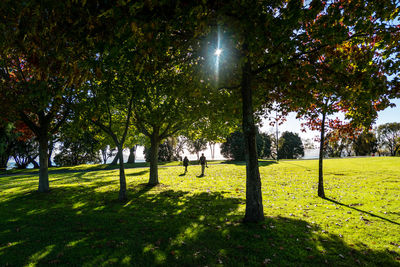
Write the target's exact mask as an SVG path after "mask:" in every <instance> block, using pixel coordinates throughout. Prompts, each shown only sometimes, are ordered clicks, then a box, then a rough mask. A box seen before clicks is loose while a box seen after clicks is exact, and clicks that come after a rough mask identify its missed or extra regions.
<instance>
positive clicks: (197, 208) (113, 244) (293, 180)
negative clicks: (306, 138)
mask: <svg viewBox="0 0 400 267" xmlns="http://www.w3.org/2000/svg"><path fill="white" fill-rule="evenodd" d="M260 164H261V167H260V172H261V177H262V192H263V203H264V213H265V215H266V219H265V221H264V222H262V223H260V224H253V225H251V224H250V225H245V224H242V223H241V219H242V218H243V215H244V209H245V205H244V204H245V165H244V164H243V163H236V164H235V163H232V164H215V165H211V164H210V165H209V168H208V169H206V176H205V177H198V175H199V174H200V166H198V165H196V166H189V172H188V173H187V174H186V175H183V167H176V166H175V167H174V166H172V167H165V168H160V169H159V177H160V182H161V183H162V184H161V185H159V186H157V187H153V188H149V187H146V186H145V185H144V184H145V183H146V182H147V180H148V168H132V169H127V170H126V173H127V182H128V197H129V201H128V202H126V203H123V204H121V203H119V202H118V201H116V199H117V197H118V170H115V169H104V168H103V170H95V168H89V167H85V166H82V167H75V168H71V169H68V168H64V169H63V171H62V172H56V171H55V172H54V173H52V174H51V175H50V187H51V192H50V193H47V194H39V193H37V192H36V189H37V183H38V181H37V177H36V176H35V175H33V174H29V173H28V174H26V173H25V174H21V175H16V176H2V177H0V266H7V265H10V266H24V265H26V266H35V265H65V266H66V265H69V266H70V265H79V266H108V265H113V264H114V265H134V266H154V265H168V266H263V265H277V266H310V265H314V266H325V265H327V266H356V265H362V266H400V158H354V159H330V160H326V161H325V190H326V191H325V193H326V195H327V197H328V199H321V198H318V197H316V191H317V183H316V182H317V161H314V160H304V161H299V160H296V161H281V162H279V163H276V162H273V161H264V162H261V163H260ZM14 175H15V173H14Z"/></svg>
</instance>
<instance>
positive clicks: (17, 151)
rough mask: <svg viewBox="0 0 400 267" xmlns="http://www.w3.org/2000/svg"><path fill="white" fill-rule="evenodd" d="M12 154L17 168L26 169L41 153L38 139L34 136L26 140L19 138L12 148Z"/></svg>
mask: <svg viewBox="0 0 400 267" xmlns="http://www.w3.org/2000/svg"><path fill="white" fill-rule="evenodd" d="M12 155H13V158H14V160H15V163H16V165H17V168H18V169H25V168H26V167H27V166H28V165H29V164H30V163H33V161H34V160H35V158H36V157H37V156H38V155H39V153H38V143H37V141H36V140H34V138H31V139H25V140H24V139H20V138H17V139H16V140H15V143H14V145H13V148H12ZM34 165H35V164H34ZM34 167H36V166H34Z"/></svg>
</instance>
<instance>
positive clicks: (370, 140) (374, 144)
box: [353, 132, 378, 156]
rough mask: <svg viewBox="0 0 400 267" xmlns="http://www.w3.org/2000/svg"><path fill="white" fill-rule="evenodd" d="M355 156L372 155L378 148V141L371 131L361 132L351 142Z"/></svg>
mask: <svg viewBox="0 0 400 267" xmlns="http://www.w3.org/2000/svg"><path fill="white" fill-rule="evenodd" d="M353 150H354V153H355V154H356V156H367V155H372V154H374V153H376V152H377V150H378V141H377V139H376V137H375V134H374V133H373V132H362V133H361V134H360V135H358V136H357V138H356V139H355V140H354V142H353Z"/></svg>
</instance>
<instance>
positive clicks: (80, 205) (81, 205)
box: [72, 202, 86, 209]
mask: <svg viewBox="0 0 400 267" xmlns="http://www.w3.org/2000/svg"><path fill="white" fill-rule="evenodd" d="M84 206H86V203H85V202H76V203H74V205H73V206H72V208H73V209H79V208H82V207H84Z"/></svg>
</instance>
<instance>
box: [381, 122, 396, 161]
mask: <svg viewBox="0 0 400 267" xmlns="http://www.w3.org/2000/svg"><path fill="white" fill-rule="evenodd" d="M377 134H378V140H379V141H380V143H381V144H382V146H384V147H386V148H387V149H388V150H389V152H390V155H391V156H395V155H396V154H397V152H398V151H399V150H400V140H399V138H400V123H397V122H392V123H385V124H382V125H379V126H378V129H377Z"/></svg>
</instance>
